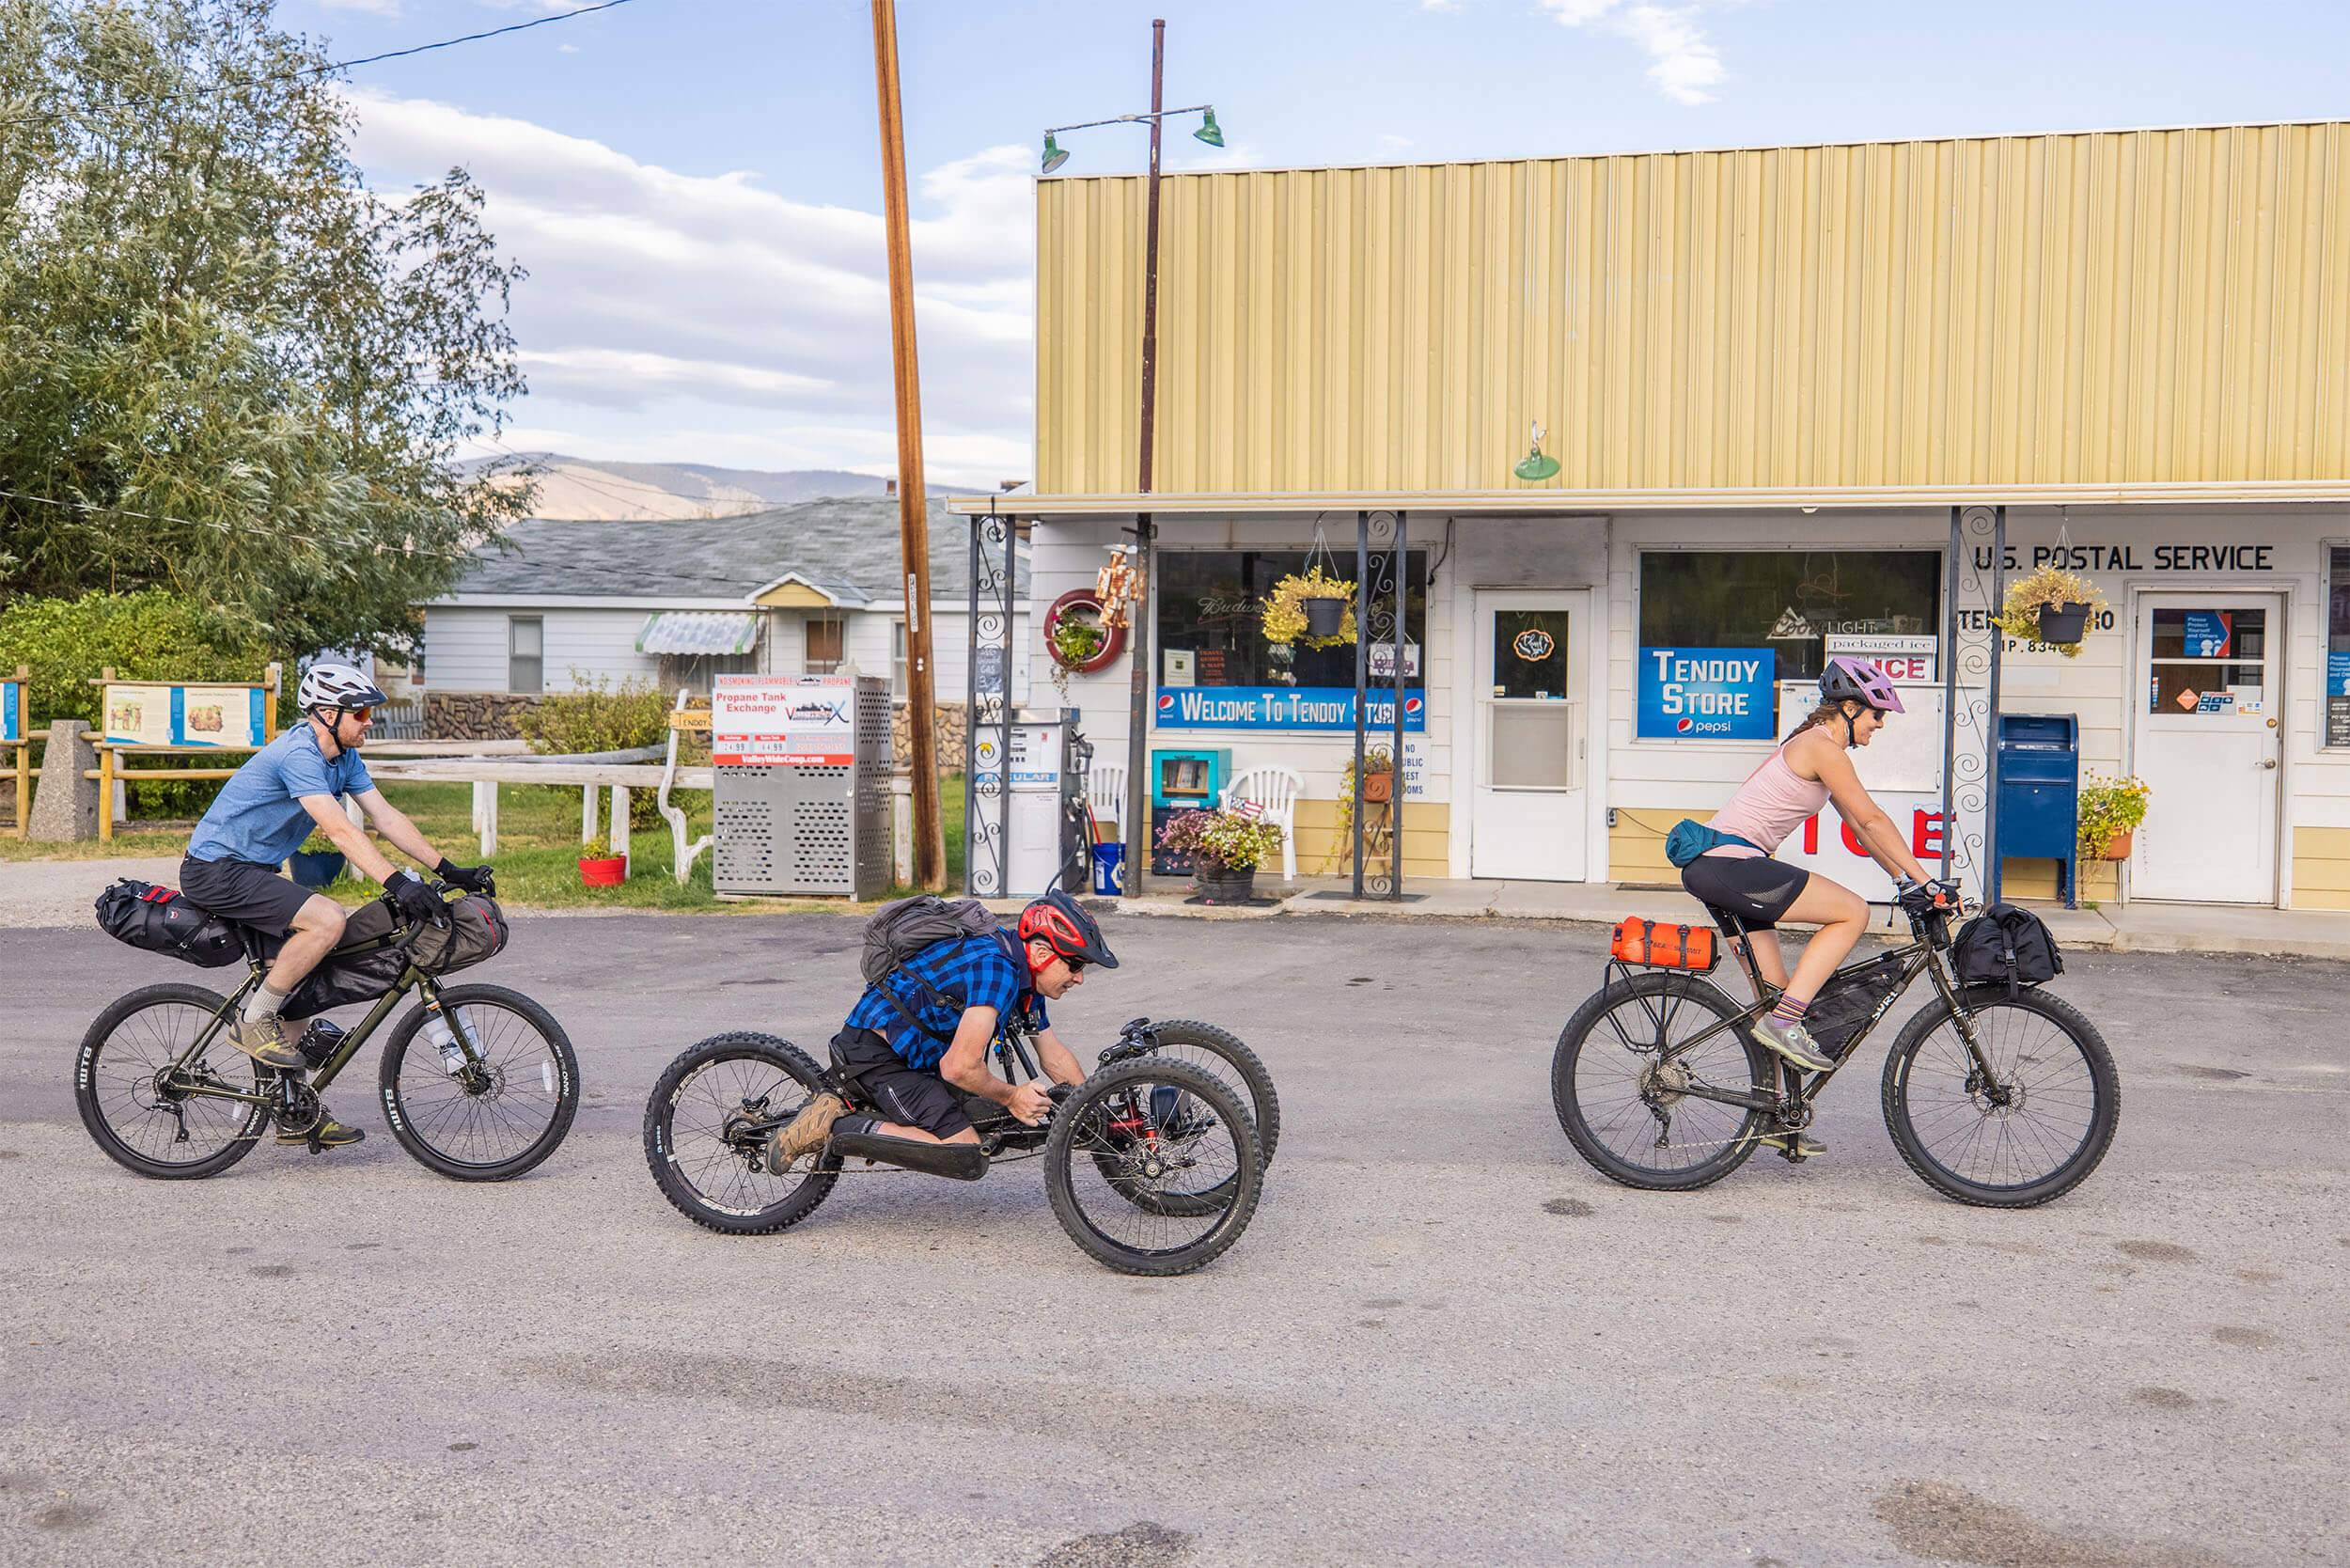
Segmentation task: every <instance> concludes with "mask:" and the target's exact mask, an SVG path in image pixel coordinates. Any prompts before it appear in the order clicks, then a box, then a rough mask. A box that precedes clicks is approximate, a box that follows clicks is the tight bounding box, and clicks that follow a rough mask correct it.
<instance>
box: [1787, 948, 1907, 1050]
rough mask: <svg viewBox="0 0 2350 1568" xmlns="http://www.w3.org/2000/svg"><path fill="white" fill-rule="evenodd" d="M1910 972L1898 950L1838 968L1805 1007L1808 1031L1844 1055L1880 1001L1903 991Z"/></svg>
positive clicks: (1822, 1043)
mask: <svg viewBox="0 0 2350 1568" xmlns="http://www.w3.org/2000/svg"><path fill="white" fill-rule="evenodd" d="M1908 973H1909V963H1908V961H1907V960H1906V959H1904V958H1903V957H1902V956H1901V955H1900V954H1898V953H1887V954H1885V955H1884V956H1883V957H1881V958H1872V959H1871V960H1869V962H1868V963H1866V964H1854V965H1853V966H1852V967H1851V968H1849V969H1840V970H1838V971H1837V972H1836V973H1835V974H1832V975H1830V976H1829V977H1828V978H1827V983H1826V984H1825V985H1823V986H1822V987H1820V994H1819V995H1818V996H1814V997H1812V998H1811V1005H1810V1008H1808V1009H1806V1010H1805V1011H1804V1015H1803V1027H1804V1028H1805V1030H1806V1031H1807V1032H1809V1033H1810V1036H1811V1038H1812V1039H1813V1040H1814V1041H1816V1042H1818V1043H1819V1044H1820V1047H1821V1048H1822V1049H1823V1050H1827V1051H1833V1052H1834V1053H1835V1054H1836V1055H1837V1056H1839V1057H1841V1056H1842V1055H1843V1054H1844V1053H1845V1052H1846V1051H1848V1050H1850V1049H1851V1048H1852V1043H1853V1041H1854V1040H1855V1039H1856V1038H1857V1036H1858V1035H1859V1033H1860V1031H1861V1028H1862V1027H1864V1026H1865V1025H1867V1023H1868V1022H1869V1020H1870V1018H1871V1017H1872V1016H1873V1015H1874V1014H1875V1012H1876V1010H1877V1004H1879V1003H1880V1002H1882V1001H1884V1000H1885V998H1886V997H1888V996H1891V995H1892V994H1893V993H1894V992H1896V991H1899V990H1900V989H1901V987H1902V978H1903V977H1904V975H1906V974H1908Z"/></svg>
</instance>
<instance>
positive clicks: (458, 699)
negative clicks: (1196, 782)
mask: <svg viewBox="0 0 2350 1568" xmlns="http://www.w3.org/2000/svg"><path fill="white" fill-rule="evenodd" d="M538 702H539V699H538V698H535V697H508V696H506V695H505V694H503V693H500V692H436V691H430V690H428V691H427V692H426V693H425V694H424V738H425V739H426V740H428V741H515V740H520V739H521V738H522V731H521V730H519V729H515V728H514V719H515V716H516V715H517V714H519V713H522V712H523V711H524V710H525V709H526V708H533V707H536V706H537V705H538Z"/></svg>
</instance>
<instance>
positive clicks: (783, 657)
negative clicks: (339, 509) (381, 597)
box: [422, 496, 1028, 704]
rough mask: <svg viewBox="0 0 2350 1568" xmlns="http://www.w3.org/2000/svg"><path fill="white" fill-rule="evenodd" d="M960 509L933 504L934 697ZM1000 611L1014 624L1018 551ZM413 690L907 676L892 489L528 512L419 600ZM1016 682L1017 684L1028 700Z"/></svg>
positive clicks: (962, 656)
mask: <svg viewBox="0 0 2350 1568" xmlns="http://www.w3.org/2000/svg"><path fill="white" fill-rule="evenodd" d="M970 559H971V544H970V529H969V525H968V524H967V523H966V522H965V520H964V519H962V518H959V517H951V516H948V514H947V513H946V511H945V510H944V507H943V505H939V504H933V505H932V509H931V596H932V617H933V619H932V627H931V638H932V657H933V659H934V660H935V669H936V676H935V689H936V693H937V698H938V701H939V702H940V703H942V704H961V703H962V702H963V701H964V698H965V695H966V685H967V676H966V673H965V672H966V670H967V668H968V664H969V648H970V613H969V594H970V584H971V572H970ZM1016 572H1017V579H1016V581H1015V583H1014V601H1013V602H1014V604H1016V605H1017V606H1018V607H1019V608H1018V612H1017V613H1016V615H1015V617H1014V619H1015V621H1016V623H1017V630H1018V635H1020V636H1022V637H1026V635H1027V619H1028V618H1027V614H1026V604H1027V587H1026V579H1027V562H1026V554H1025V550H1024V551H1023V553H1022V555H1021V557H1020V558H1019V560H1018V563H1017V567H1016ZM424 611H425V634H424V652H423V660H422V665H423V670H422V673H423V686H424V689H425V692H426V694H427V697H428V699H437V698H444V697H454V696H458V695H462V694H488V695H492V696H508V697H531V696H537V695H540V694H541V693H546V692H560V691H566V690H569V689H571V688H572V686H573V685H575V684H578V683H581V682H587V683H593V682H598V681H609V682H613V683H615V684H618V683H619V682H622V681H626V680H630V679H635V680H641V681H647V682H653V683H655V684H657V685H661V686H664V687H670V688H674V687H677V686H681V685H683V686H690V687H693V688H695V689H696V690H699V691H707V690H709V688H710V678H711V677H712V676H713V675H714V674H720V673H729V672H736V671H760V672H767V673H775V674H785V675H796V674H815V675H822V674H833V673H839V672H855V673H859V674H865V675H881V676H886V677H888V679H889V682H890V686H891V690H892V691H893V692H894V693H895V694H897V695H898V696H899V697H901V698H902V697H903V696H904V695H905V689H906V604H905V588H904V580H903V577H902V574H901V566H900V556H899V545H898V503H897V501H896V500H895V499H894V498H892V497H887V496H871V497H856V498H849V499H826V500H814V501H804V502H800V503H798V504H796V505H793V506H788V507H778V508H776V509H775V510H771V511H760V512H751V513H748V514H745V515H743V516H737V517H719V518H695V519H684V520H678V521H665V522H584V523H568V522H548V521H538V520H534V521H530V522H525V523H520V524H517V525H514V526H513V527H512V528H510V529H509V530H508V531H507V535H506V540H505V545H504V548H502V549H499V548H492V549H487V550H484V551H482V552H481V553H480V555H479V557H478V559H477V560H476V562H475V564H474V565H473V566H472V567H471V568H470V569H469V570H468V571H467V572H466V573H465V575H464V576H463V577H462V578H461V579H460V580H459V581H458V583H457V585H456V587H455V588H452V589H451V590H450V591H449V592H448V593H447V594H446V595H444V596H443V597H441V598H439V599H436V600H433V601H432V602H431V603H430V604H426V605H425V606H424ZM1025 693H1026V681H1025V679H1023V681H1022V683H1021V690H1020V691H1019V692H1017V693H1015V700H1020V699H1023V698H1025Z"/></svg>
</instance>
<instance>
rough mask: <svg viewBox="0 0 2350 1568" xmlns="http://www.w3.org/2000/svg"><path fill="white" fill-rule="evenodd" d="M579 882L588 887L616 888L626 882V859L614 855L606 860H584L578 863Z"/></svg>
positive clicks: (624, 856) (623, 856) (622, 856)
mask: <svg viewBox="0 0 2350 1568" xmlns="http://www.w3.org/2000/svg"><path fill="white" fill-rule="evenodd" d="M579 880H580V882H581V883H582V885H584V886H588V887H618V886H619V885H620V884H621V883H623V882H626V881H627V880H628V857H627V856H626V855H613V856H612V857H611V858H610V859H608V860H585V859H583V860H582V861H580V863H579Z"/></svg>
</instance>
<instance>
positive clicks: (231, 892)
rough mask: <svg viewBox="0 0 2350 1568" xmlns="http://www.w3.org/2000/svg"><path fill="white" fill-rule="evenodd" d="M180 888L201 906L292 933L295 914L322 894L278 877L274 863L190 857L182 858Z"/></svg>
mask: <svg viewBox="0 0 2350 1568" xmlns="http://www.w3.org/2000/svg"><path fill="white" fill-rule="evenodd" d="M180 892H181V893H182V894H184V895H185V896H186V898H187V901H188V902H190V903H192V904H194V905H196V907H197V908H198V909H202V910H205V911H208V912H209V913H211V914H214V915H217V916H219V917H221V918H222V919H224V920H234V921H235V922H236V923H237V924H239V925H241V926H251V927H253V928H254V929H255V930H256V931H259V932H263V933H267V934H268V935H271V936H290V935H291V934H292V933H293V920H294V917H295V916H296V915H299V914H301V913H302V906H303V905H304V904H305V903H308V902H310V901H311V900H312V899H313V898H316V897H318V895H317V894H315V893H313V892H311V891H310V889H308V888H307V887H300V886H295V885H294V884H293V883H292V882H291V881H290V880H289V879H287V878H285V877H282V876H279V875H278V874H277V869H276V868H275V867H274V866H262V865H258V864H256V863H255V862H253V861H250V860H198V859H197V858H196V856H194V855H189V856H187V857H186V858H185V859H183V860H181V861H180Z"/></svg>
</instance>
